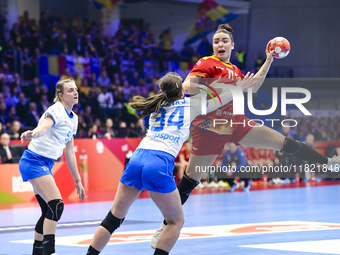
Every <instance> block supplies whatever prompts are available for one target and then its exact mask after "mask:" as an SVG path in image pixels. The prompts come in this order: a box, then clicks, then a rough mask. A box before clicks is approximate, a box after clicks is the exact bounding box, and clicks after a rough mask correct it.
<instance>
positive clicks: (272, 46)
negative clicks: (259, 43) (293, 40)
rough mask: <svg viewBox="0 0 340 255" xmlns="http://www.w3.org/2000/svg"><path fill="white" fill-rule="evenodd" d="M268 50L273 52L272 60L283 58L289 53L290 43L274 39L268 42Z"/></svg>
mask: <svg viewBox="0 0 340 255" xmlns="http://www.w3.org/2000/svg"><path fill="white" fill-rule="evenodd" d="M268 50H269V51H272V50H273V51H274V53H273V57H274V58H284V57H286V56H287V55H288V54H289V52H290V43H289V41H288V40H287V39H286V38H284V37H275V38H274V39H272V40H270V41H269V44H268Z"/></svg>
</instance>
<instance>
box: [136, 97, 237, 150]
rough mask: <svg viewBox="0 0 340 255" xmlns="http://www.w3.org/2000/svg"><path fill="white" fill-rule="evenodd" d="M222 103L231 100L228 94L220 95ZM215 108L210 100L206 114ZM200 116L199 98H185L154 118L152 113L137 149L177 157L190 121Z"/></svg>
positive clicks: (162, 109) (186, 136) (164, 108)
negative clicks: (165, 153)
mask: <svg viewBox="0 0 340 255" xmlns="http://www.w3.org/2000/svg"><path fill="white" fill-rule="evenodd" d="M220 98H221V100H222V103H223V104H225V103H228V102H230V101H231V100H232V95H231V93H230V92H226V93H222V94H220ZM218 107H221V105H219V106H217V105H216V104H214V103H213V100H212V99H210V100H208V101H207V112H211V111H214V110H216V109H217V108H218ZM200 114H201V99H200V97H193V98H190V97H185V98H183V99H180V100H177V101H175V102H173V103H172V104H170V105H168V106H164V107H162V108H161V111H160V113H159V114H158V115H157V116H156V118H155V117H154V116H155V113H152V114H151V116H150V121H149V125H150V127H149V131H148V133H147V136H146V137H145V138H143V140H142V141H141V143H140V144H139V146H138V148H140V149H150V150H159V151H165V152H167V153H169V154H171V155H173V156H174V157H177V155H178V153H179V151H180V150H181V148H182V145H183V143H184V142H185V141H186V140H187V139H188V137H189V128H190V125H191V121H192V120H193V119H194V118H196V117H197V116H198V115H200Z"/></svg>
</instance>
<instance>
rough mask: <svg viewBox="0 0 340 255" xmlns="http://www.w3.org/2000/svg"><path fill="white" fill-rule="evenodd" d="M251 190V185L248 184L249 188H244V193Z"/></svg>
mask: <svg viewBox="0 0 340 255" xmlns="http://www.w3.org/2000/svg"><path fill="white" fill-rule="evenodd" d="M249 190H250V184H248V186H247V187H244V188H243V191H244V192H249Z"/></svg>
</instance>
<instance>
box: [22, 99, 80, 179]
mask: <svg viewBox="0 0 340 255" xmlns="http://www.w3.org/2000/svg"><path fill="white" fill-rule="evenodd" d="M48 114H49V115H50V116H51V117H52V119H53V122H54V124H53V126H52V127H51V128H50V129H48V130H47V131H46V133H45V135H43V136H41V137H38V138H33V139H32V141H31V142H30V144H29V145H28V149H27V150H26V151H25V152H24V154H23V155H22V157H21V159H20V162H19V170H20V172H21V175H22V179H23V181H27V180H30V179H33V178H37V177H40V176H43V175H47V174H51V175H52V172H51V170H52V167H53V166H54V162H53V160H56V159H58V158H59V157H60V156H61V155H62V154H63V150H64V149H65V147H66V143H67V142H69V141H70V140H71V139H72V136H75V135H76V133H77V128H78V116H77V115H76V114H75V113H74V112H71V114H69V113H68V112H67V110H66V109H65V107H64V106H63V104H62V103H60V102H56V103H55V104H53V105H52V106H50V107H49V108H48V109H47V110H46V111H45V113H44V114H43V115H42V116H41V118H40V120H39V123H38V126H40V125H41V124H42V123H43V121H44V120H45V118H46V117H47V115H48Z"/></svg>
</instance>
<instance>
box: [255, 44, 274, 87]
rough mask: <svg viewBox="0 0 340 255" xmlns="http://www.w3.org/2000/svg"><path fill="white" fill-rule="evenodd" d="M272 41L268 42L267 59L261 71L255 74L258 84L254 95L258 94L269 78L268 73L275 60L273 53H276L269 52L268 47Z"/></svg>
mask: <svg viewBox="0 0 340 255" xmlns="http://www.w3.org/2000/svg"><path fill="white" fill-rule="evenodd" d="M269 43H270V41H269V42H268V44H267V46H266V55H267V59H266V61H265V62H264V63H263V65H262V66H261V68H260V70H259V71H258V72H257V73H256V74H255V76H254V78H256V84H255V85H254V87H253V93H256V92H257V91H258V90H259V88H260V87H261V86H262V84H263V82H264V79H265V78H266V76H267V73H268V71H269V68H270V66H271V64H272V62H273V60H274V57H273V53H274V51H273V50H272V51H269V49H268V46H269Z"/></svg>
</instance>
